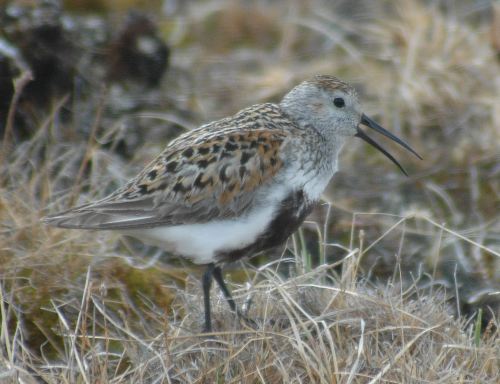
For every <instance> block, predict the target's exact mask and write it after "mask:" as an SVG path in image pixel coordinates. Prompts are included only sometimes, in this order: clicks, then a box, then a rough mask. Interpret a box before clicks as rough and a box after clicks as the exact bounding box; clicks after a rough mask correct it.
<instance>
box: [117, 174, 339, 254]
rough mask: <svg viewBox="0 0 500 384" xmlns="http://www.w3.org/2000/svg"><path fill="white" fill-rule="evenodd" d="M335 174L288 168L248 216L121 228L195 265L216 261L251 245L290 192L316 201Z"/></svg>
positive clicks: (128, 233)
mask: <svg viewBox="0 0 500 384" xmlns="http://www.w3.org/2000/svg"><path fill="white" fill-rule="evenodd" d="M331 177H332V170H330V171H329V172H327V173H326V174H324V175H318V174H314V173H312V172H311V173H308V174H304V173H303V172H300V171H298V170H296V169H289V170H288V172H287V173H286V174H282V175H281V178H280V179H281V180H284V182H282V183H280V184H279V185H277V184H275V185H274V187H273V188H271V189H270V190H269V193H268V194H267V196H266V197H265V201H263V202H261V204H259V206H258V208H255V209H254V210H252V211H250V212H249V213H247V214H246V215H245V216H242V217H239V218H235V219H226V220H213V221H210V222H207V223H201V224H183V225H176V226H169V227H167V226H165V227H154V228H145V229H134V230H126V231H121V232H122V233H123V234H125V235H130V236H133V237H136V238H138V239H140V240H141V241H143V242H145V243H148V244H151V245H155V246H158V247H160V248H163V249H165V250H167V251H169V252H174V253H176V254H178V255H182V256H184V257H187V258H189V259H191V260H192V261H193V262H194V263H196V264H208V263H211V262H213V261H214V259H215V256H216V254H217V253H218V252H220V251H230V250H237V249H241V248H244V247H245V246H247V245H250V244H252V243H253V242H254V241H255V240H256V239H257V237H258V236H259V235H260V234H261V233H262V232H264V231H265V230H266V229H267V227H268V225H269V223H270V222H271V220H272V219H273V218H274V216H275V214H276V212H277V210H278V208H279V205H280V203H281V202H282V201H283V200H284V199H285V198H286V197H287V195H288V194H289V193H291V192H292V191H294V190H297V189H303V190H304V193H305V195H306V196H307V198H308V199H309V200H310V201H317V200H319V199H320V197H321V194H322V193H323V191H324V189H325V188H326V186H327V185H328V182H329V181H330V179H331Z"/></svg>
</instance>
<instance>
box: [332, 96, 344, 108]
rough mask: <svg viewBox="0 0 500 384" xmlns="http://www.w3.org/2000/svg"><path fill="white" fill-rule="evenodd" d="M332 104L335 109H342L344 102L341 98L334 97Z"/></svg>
mask: <svg viewBox="0 0 500 384" xmlns="http://www.w3.org/2000/svg"><path fill="white" fill-rule="evenodd" d="M333 104H334V105H335V106H336V107H337V108H342V107H344V106H345V101H344V99H343V98H341V97H336V98H335V99H333Z"/></svg>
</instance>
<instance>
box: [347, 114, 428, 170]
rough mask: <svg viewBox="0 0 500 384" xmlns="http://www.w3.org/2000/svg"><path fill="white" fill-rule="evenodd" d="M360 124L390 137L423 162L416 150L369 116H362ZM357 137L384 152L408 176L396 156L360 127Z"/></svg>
mask: <svg viewBox="0 0 500 384" xmlns="http://www.w3.org/2000/svg"><path fill="white" fill-rule="evenodd" d="M360 124H363V125H366V126H367V127H369V128H371V129H374V130H375V131H377V132H379V133H381V134H382V135H384V136H385V137H388V138H389V139H391V140H393V141H395V142H396V143H398V144H399V145H401V146H402V147H403V148H405V149H407V150H408V151H410V152H411V153H413V154H414V155H415V156H417V157H418V158H419V159H420V160H422V157H420V155H419V154H418V153H417V152H415V150H414V149H413V148H412V147H410V146H409V145H408V144H406V143H405V142H404V141H403V140H401V139H400V138H398V137H397V136H395V135H393V134H392V133H391V132H389V131H388V130H386V129H385V128H383V127H381V126H380V125H378V124H377V123H376V122H375V121H373V120H372V119H370V118H369V117H368V116H366V115H365V114H362V115H361V121H360ZM355 136H357V137H359V138H360V139H363V140H364V141H366V142H367V143H368V144H370V145H372V146H374V147H375V148H377V149H378V150H379V151H380V152H382V153H383V154H384V155H385V156H386V157H387V158H388V159H389V160H391V161H392V162H393V163H394V164H396V165H397V166H398V167H399V169H401V171H402V172H403V173H404V174H405V175H406V176H408V173H406V171H405V169H404V168H403V166H402V165H401V164H399V162H398V161H397V160H396V159H395V158H394V156H392V155H391V154H390V153H389V152H387V151H386V150H385V149H384V148H383V147H381V146H380V145H379V144H378V143H377V142H376V141H375V140H373V139H372V138H371V137H370V136H368V135H367V134H366V133H365V132H363V131H362V130H361V128H359V126H358V133H356V135H355Z"/></svg>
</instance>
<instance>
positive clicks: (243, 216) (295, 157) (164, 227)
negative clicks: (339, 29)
mask: <svg viewBox="0 0 500 384" xmlns="http://www.w3.org/2000/svg"><path fill="white" fill-rule="evenodd" d="M360 124H364V125H367V126H368V127H370V128H372V129H374V130H376V131H378V132H380V133H382V134H383V135H385V136H387V137H389V138H391V139H392V140H394V141H396V142H398V143H399V144H401V145H402V146H404V147H405V148H407V149H408V150H410V151H412V152H414V151H413V150H412V149H411V148H410V147H409V146H408V145H407V144H405V143H404V142H402V141H401V140H400V139H398V138H397V137H395V136H394V135H392V134H391V133H389V132H388V131H386V130H385V129H384V128H382V127H380V126H379V125H378V124H377V123H375V122H374V121H373V120H371V119H369V118H368V117H367V116H366V115H364V114H362V113H361V110H360V106H359V103H358V99H357V94H356V92H355V90H354V89H353V88H352V87H351V86H349V85H348V84H346V83H344V82H342V81H340V80H338V79H337V78H335V77H332V76H325V75H323V76H315V77H313V78H312V79H310V80H308V81H305V82H303V83H302V84H300V85H298V86H297V87H295V88H293V89H292V90H291V91H290V92H289V93H287V94H286V95H285V97H284V98H283V100H282V101H281V102H280V103H279V104H270V103H267V104H259V105H254V106H252V107H249V108H246V109H243V110H241V111H240V112H238V113H237V114H235V115H234V116H230V117H227V118H224V119H221V120H219V121H215V122H212V123H210V124H206V125H203V126H201V127H199V128H197V129H195V130H193V131H190V132H187V133H185V134H183V135H181V136H180V137H179V138H177V139H176V140H173V141H172V142H171V143H170V144H169V145H168V146H167V148H166V149H165V150H164V151H163V152H162V153H161V154H160V155H159V156H158V157H157V158H156V159H155V160H153V161H152V162H151V163H150V164H149V165H147V166H146V167H145V168H144V170H143V171H142V172H141V173H139V175H137V176H136V177H135V178H133V179H132V180H130V182H128V183H127V184H126V185H125V186H123V187H122V188H120V189H118V190H117V191H115V192H114V193H112V194H111V195H109V196H108V197H106V198H104V199H102V200H100V201H97V202H93V203H90V204H86V205H83V206H80V207H77V208H73V209H70V210H68V211H66V212H62V213H60V214H57V215H54V216H49V217H47V218H45V221H46V222H47V223H49V224H52V225H56V226H59V227H65V228H84V229H111V230H118V231H120V232H122V233H124V234H126V235H130V236H134V237H137V238H139V239H141V240H142V241H144V242H147V243H151V244H154V245H158V246H160V247H162V248H163V249H165V250H167V251H168V252H170V253H173V254H176V255H179V256H181V257H184V258H187V259H190V260H192V261H193V262H194V263H197V264H206V265H207V272H206V274H205V275H204V278H203V290H204V295H205V329H206V330H210V329H211V321H210V301H209V290H210V284H211V281H212V277H213V278H214V279H215V280H216V281H217V282H218V284H219V285H220V287H221V289H222V290H223V292H224V295H225V296H226V297H227V299H228V302H229V305H230V306H231V309H233V310H234V311H236V306H235V303H234V301H233V300H232V298H231V296H230V294H229V291H228V289H227V287H226V286H225V284H224V280H223V279H222V274H221V270H220V266H219V265H220V264H221V263H226V262H231V261H234V260H238V259H240V258H242V257H246V256H251V255H254V254H258V253H260V252H262V251H265V250H267V249H270V248H272V247H274V246H277V245H280V244H282V243H283V242H284V241H286V239H287V237H288V236H290V234H292V233H293V232H294V231H295V230H296V229H297V228H298V226H299V225H300V224H301V223H302V222H303V220H304V219H305V217H306V216H307V215H308V213H309V212H310V210H311V209H312V207H313V205H314V204H315V202H317V201H318V200H319V199H320V196H321V193H322V192H323V190H324V189H325V187H326V185H327V184H328V182H329V180H330V179H331V177H332V176H333V174H334V173H335V172H336V170H337V157H338V154H339V152H340V150H341V148H342V146H343V145H344V143H345V142H346V140H347V139H348V138H349V137H351V136H358V137H360V138H362V139H364V140H365V141H367V142H368V143H370V144H371V145H373V146H375V147H376V148H377V149H379V150H381V151H382V152H383V153H384V154H385V155H386V156H387V157H389V158H390V159H391V160H392V161H394V162H395V163H396V164H397V165H398V166H399V167H400V168H401V169H402V167H401V166H400V165H399V163H398V162H397V161H396V160H395V159H394V158H393V157H392V156H391V155H390V154H389V153H388V152H386V151H385V150H384V149H383V148H381V147H380V146H379V145H378V144H377V143H376V142H374V141H373V139H371V138H370V137H369V136H367V135H366V134H365V133H364V132H363V131H362V130H361V129H360V128H359V125H360ZM403 171H404V170H403Z"/></svg>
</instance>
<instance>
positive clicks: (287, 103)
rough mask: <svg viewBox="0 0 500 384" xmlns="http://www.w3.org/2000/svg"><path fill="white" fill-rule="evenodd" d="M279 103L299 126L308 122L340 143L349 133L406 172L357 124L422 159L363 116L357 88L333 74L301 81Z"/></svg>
mask: <svg viewBox="0 0 500 384" xmlns="http://www.w3.org/2000/svg"><path fill="white" fill-rule="evenodd" d="M280 106H281V107H282V108H283V110H284V111H285V112H287V113H288V114H289V115H290V116H291V117H292V118H293V119H294V120H295V121H296V122H297V123H298V124H299V125H302V126H307V125H309V126H311V127H313V128H314V129H316V130H317V131H318V132H319V133H320V134H321V135H323V136H325V137H328V138H333V139H334V140H333V141H338V142H341V143H343V141H344V140H345V138H346V137H349V136H356V137H359V138H361V139H363V140H364V141H366V142H367V143H369V144H370V145H372V146H374V147H375V148H377V149H378V150H379V151H380V152H382V153H383V154H384V155H385V156H386V157H388V158H389V159H390V160H391V161H392V162H393V163H394V164H396V165H397V166H398V167H399V168H400V169H401V171H402V172H403V173H404V174H405V175H407V173H406V171H405V169H404V168H403V167H402V166H401V164H399V162H398V161H397V160H396V159H395V158H394V157H393V156H392V155H391V154H390V153H389V152H387V151H386V150H385V149H384V148H383V147H381V146H380V145H379V144H378V143H377V142H376V141H374V140H373V139H372V138H371V137H370V136H368V135H367V134H366V133H365V132H364V131H363V130H362V129H361V128H360V126H362V125H364V126H366V127H368V128H371V129H373V130H375V131H377V132H379V133H381V134H382V135H384V136H386V137H388V138H390V139H391V140H393V141H395V142H396V143H398V144H399V145H401V146H402V147H404V148H405V149H407V150H408V151H410V152H411V153H413V154H414V155H415V156H417V157H418V158H419V159H421V157H420V155H418V154H417V153H416V152H415V150H413V149H412V148H411V147H410V146H409V145H408V144H407V143H405V142H404V141H403V140H401V139H400V138H398V137H396V136H395V135H394V134H392V133H391V132H389V131H387V130H386V129H385V128H383V127H382V126H380V125H379V124H377V123H376V122H375V121H373V120H372V119H370V118H369V117H368V116H366V115H365V114H364V113H363V112H362V111H361V106H360V104H359V101H358V95H357V93H356V90H355V89H354V88H353V87H352V86H350V85H349V84H347V83H344V82H343V81H341V80H339V79H337V78H336V77H333V76H328V75H317V76H315V77H313V78H312V79H310V80H307V81H304V82H303V83H301V84H299V85H298V86H296V87H295V88H293V89H292V90H291V91H290V92H289V93H287V94H286V95H285V97H284V98H283V100H282V101H281V104H280ZM335 139H337V140H335Z"/></svg>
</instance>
